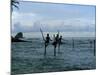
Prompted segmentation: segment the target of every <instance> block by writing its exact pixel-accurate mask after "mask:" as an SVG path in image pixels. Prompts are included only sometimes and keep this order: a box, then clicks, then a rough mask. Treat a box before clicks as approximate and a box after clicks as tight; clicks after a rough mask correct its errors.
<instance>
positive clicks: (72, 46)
mask: <svg viewBox="0 0 100 75" xmlns="http://www.w3.org/2000/svg"><path fill="white" fill-rule="evenodd" d="M72 49H74V39H73V38H72Z"/></svg>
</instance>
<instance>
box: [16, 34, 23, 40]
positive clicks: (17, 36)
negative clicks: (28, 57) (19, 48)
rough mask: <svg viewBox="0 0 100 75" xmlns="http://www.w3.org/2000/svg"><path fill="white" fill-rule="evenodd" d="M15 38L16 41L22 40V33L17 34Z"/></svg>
mask: <svg viewBox="0 0 100 75" xmlns="http://www.w3.org/2000/svg"><path fill="white" fill-rule="evenodd" d="M15 38H16V39H19V38H23V33H22V32H19V33H17V34H16V36H15Z"/></svg>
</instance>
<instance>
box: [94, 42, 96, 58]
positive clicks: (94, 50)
mask: <svg viewBox="0 0 100 75" xmlns="http://www.w3.org/2000/svg"><path fill="white" fill-rule="evenodd" d="M95 55H96V41H95V40H94V56H95Z"/></svg>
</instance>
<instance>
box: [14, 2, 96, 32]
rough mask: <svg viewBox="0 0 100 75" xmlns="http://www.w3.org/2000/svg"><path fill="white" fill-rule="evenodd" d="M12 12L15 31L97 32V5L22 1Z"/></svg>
mask: <svg viewBox="0 0 100 75" xmlns="http://www.w3.org/2000/svg"><path fill="white" fill-rule="evenodd" d="M18 6H19V10H18V9H16V8H14V9H13V12H12V31H13V32H19V31H22V32H34V31H35V32H38V31H39V29H40V27H41V28H42V29H43V31H51V32H53V31H54V32H55V31H57V30H60V31H64V32H65V31H67V32H95V6H88V5H69V4H51V3H36V2H20V4H19V5H18Z"/></svg>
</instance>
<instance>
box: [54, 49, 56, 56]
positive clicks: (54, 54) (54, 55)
mask: <svg viewBox="0 0 100 75" xmlns="http://www.w3.org/2000/svg"><path fill="white" fill-rule="evenodd" d="M54 56H56V47H54Z"/></svg>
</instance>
